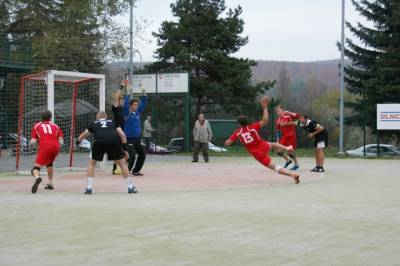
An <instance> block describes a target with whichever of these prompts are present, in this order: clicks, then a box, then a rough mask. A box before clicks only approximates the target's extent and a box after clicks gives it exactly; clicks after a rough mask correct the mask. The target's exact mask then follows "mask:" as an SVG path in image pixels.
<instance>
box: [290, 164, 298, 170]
mask: <svg viewBox="0 0 400 266" xmlns="http://www.w3.org/2000/svg"><path fill="white" fill-rule="evenodd" d="M299 167H300V165H298V164H295V165H293V167H292V168H290V170H292V171H294V170H297V169H299Z"/></svg>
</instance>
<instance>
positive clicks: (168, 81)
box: [157, 73, 189, 93]
mask: <svg viewBox="0 0 400 266" xmlns="http://www.w3.org/2000/svg"><path fill="white" fill-rule="evenodd" d="M157 89H158V93H185V92H189V74H188V73H166V74H157Z"/></svg>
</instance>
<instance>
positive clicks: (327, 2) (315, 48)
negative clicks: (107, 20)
mask: <svg viewBox="0 0 400 266" xmlns="http://www.w3.org/2000/svg"><path fill="white" fill-rule="evenodd" d="M173 2H175V1H172V0H139V1H138V2H137V3H136V7H135V8H134V17H135V18H136V19H139V20H143V19H147V20H148V21H149V22H150V25H149V26H148V27H147V29H146V30H145V34H144V35H145V36H144V37H145V38H146V39H148V40H149V41H150V43H146V42H139V43H137V44H136V46H137V47H135V49H138V50H139V51H140V54H141V55H142V60H143V61H155V59H154V51H155V49H156V48H157V41H156V39H155V38H154V37H153V36H152V35H151V32H156V31H158V29H159V28H160V25H161V23H162V22H163V21H164V20H173V19H174V18H173V17H172V14H171V9H170V4H171V3H173ZM341 3H342V1H341V0H225V4H226V6H227V7H228V8H234V7H237V6H238V5H240V6H241V7H242V9H243V13H242V16H241V18H242V19H243V20H244V22H245V26H244V32H243V35H244V36H248V37H249V42H248V44H247V45H246V46H244V47H242V48H241V50H240V51H239V52H237V53H236V54H235V56H237V57H247V58H250V59H255V60H278V61H297V62H303V61H318V60H328V59H335V58H339V57H340V53H339V51H338V50H337V47H336V42H337V41H339V40H340V34H341ZM346 20H347V21H349V22H351V23H355V22H362V23H364V22H365V21H364V19H363V18H362V17H360V16H359V14H358V13H357V12H356V11H355V10H354V7H353V6H352V4H351V2H350V0H346ZM117 22H119V23H121V24H124V25H126V26H129V11H128V12H127V13H126V14H124V15H123V16H119V17H118V18H117ZM346 33H347V34H349V33H348V31H347V32H346ZM134 60H135V61H136V60H139V56H138V55H135V58H134Z"/></svg>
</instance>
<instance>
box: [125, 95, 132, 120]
mask: <svg viewBox="0 0 400 266" xmlns="http://www.w3.org/2000/svg"><path fill="white" fill-rule="evenodd" d="M130 100H131V97H130V96H129V95H125V97H124V117H127V116H128V114H129V101H130Z"/></svg>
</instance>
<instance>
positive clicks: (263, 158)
mask: <svg viewBox="0 0 400 266" xmlns="http://www.w3.org/2000/svg"><path fill="white" fill-rule="evenodd" d="M270 149H271V144H269V143H268V142H266V145H263V146H262V147H260V148H259V149H258V150H254V151H250V153H251V154H252V155H253V157H254V158H255V159H256V160H257V161H259V162H260V163H261V164H262V165H265V166H268V165H269V164H270V163H271V158H270V157H269V150H270Z"/></svg>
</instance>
